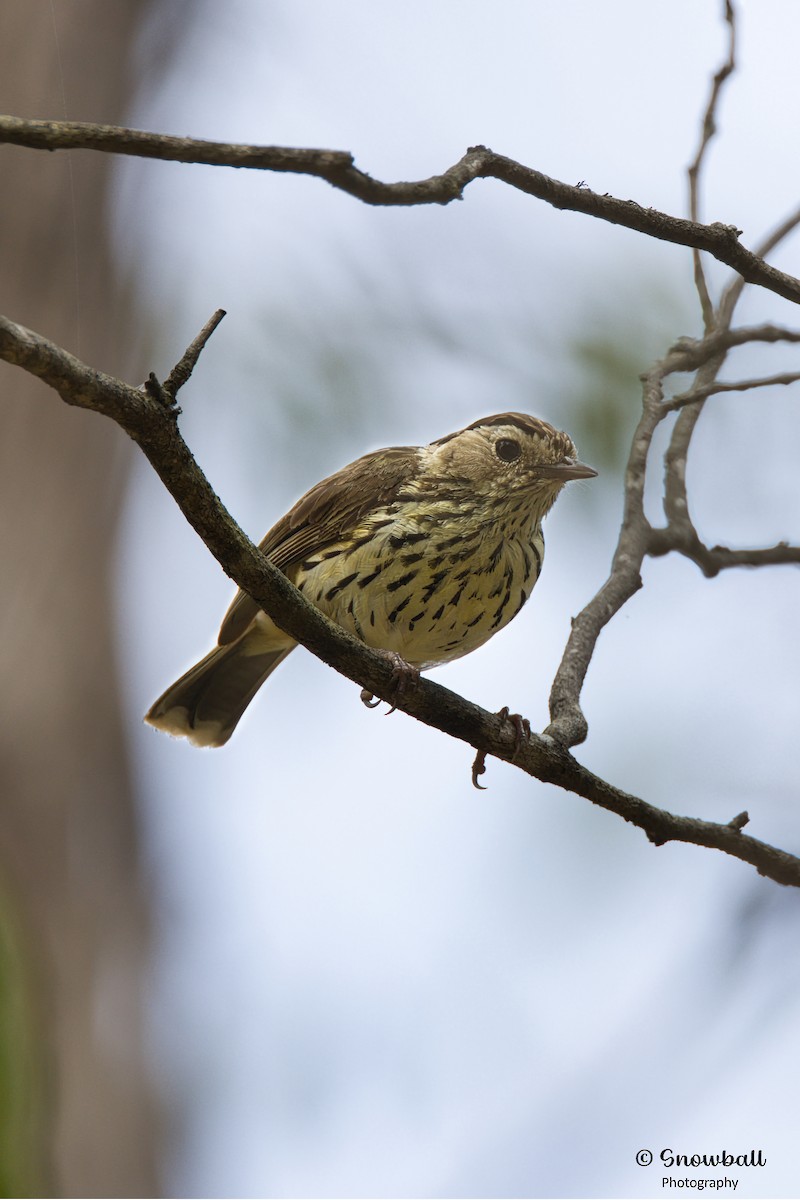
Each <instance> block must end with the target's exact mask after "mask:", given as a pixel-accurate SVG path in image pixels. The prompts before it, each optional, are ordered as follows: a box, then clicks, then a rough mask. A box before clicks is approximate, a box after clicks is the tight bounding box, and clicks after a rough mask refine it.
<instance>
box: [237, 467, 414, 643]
mask: <svg viewBox="0 0 800 1200" xmlns="http://www.w3.org/2000/svg"><path fill="white" fill-rule="evenodd" d="M418 454H419V451H418V449H417V447H416V446H392V447H390V448H388V449H386V450H373V451H372V453H371V454H365V455H364V456H363V457H362V458H358V459H356V461H355V462H352V463H350V464H349V465H348V466H346V467H342V469H341V471H337V472H336V473H335V474H334V475H329V476H328V478H327V479H323V480H321V481H320V482H319V483H317V484H315V486H314V487H312V488H311V489H310V490H309V491H307V492H306V494H305V495H304V496H301V498H300V499H299V500H298V501H297V503H296V504H295V505H294V507H293V508H291V509H289V511H288V513H286V515H285V516H283V517H281V519H280V520H279V521H278V522H276V524H275V525H273V526H272V529H270V531H269V533H267V535H266V536H265V537H264V539H263V540H262V542H261V543H260V548H261V549H262V550H263V551H264V553H265V554H266V555H268V556H269V558H270V559H271V560H272V562H274V563H275V566H276V567H280V569H281V570H282V571H283V573H284V574H288V573H289V571H290V570H291V568H292V567H293V566H295V565H296V564H297V563H301V562H302V561H303V560H304V559H306V558H309V557H310V556H311V555H313V554H318V553H319V552H320V551H321V550H324V549H325V548H326V547H327V546H330V545H331V544H332V543H334V542H337V541H338V540H339V539H340V538H341V537H342V536H343V535H344V534H346V533H347V532H348V530H350V529H353V528H354V527H355V526H356V525H357V524H358V522H359V521H360V520H361V519H362V517H364V516H365V514H366V513H368V512H369V511H370V510H371V509H373V508H379V507H380V506H381V505H384V504H390V503H391V502H392V500H394V499H395V498H396V496H397V494H398V492H399V491H400V489H401V487H402V486H403V484H404V483H406V482H407V480H408V479H409V478H410V477H411V476H412V474H413V472H414V467H415V465H416V462H417V456H418ZM259 611H260V610H259V607H258V605H257V604H256V602H255V601H254V600H252V599H251V598H250V596H248V595H247V593H246V592H242V591H239V592H237V594H236V597H235V598H234V601H233V603H232V604H231V606H230V608H229V609H228V611H227V613H226V614H225V618H224V620H223V622H222V628H221V629H220V631H219V638H218V642H219V644H220V645H226V644H227V643H229V642H235V641H236V639H237V638H239V637H241V635H242V634H243V633H244V631H245V630H246V629H247V627H248V626H249V625H250V623H251V621H252V620H253V619H254V617H255V616H256V615H257V613H258V612H259Z"/></svg>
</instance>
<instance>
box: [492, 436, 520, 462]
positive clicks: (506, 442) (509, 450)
mask: <svg viewBox="0 0 800 1200" xmlns="http://www.w3.org/2000/svg"><path fill="white" fill-rule="evenodd" d="M494 452H495V454H496V455H497V457H498V458H499V459H500V460H501V461H502V462H514V461H515V460H516V459H518V458H519V456H520V454H522V446H520V444H519V442H515V441H514V439H513V438H498V439H497V441H496V442H495V444H494Z"/></svg>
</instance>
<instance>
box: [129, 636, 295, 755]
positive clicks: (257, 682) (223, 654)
mask: <svg viewBox="0 0 800 1200" xmlns="http://www.w3.org/2000/svg"><path fill="white" fill-rule="evenodd" d="M254 642H255V639H250V640H249V639H248V636H247V634H245V636H244V637H242V638H240V639H239V640H238V641H236V642H233V643H231V644H230V645H227V646H215V648H214V649H213V650H212V651H211V653H210V654H207V655H206V656H205V658H204V659H201V661H200V662H199V663H197V665H196V666H194V667H192V668H191V670H189V671H187V672H186V674H185V675H182V676H181V678H180V679H178V680H177V681H176V682H175V683H173V684H172V686H171V687H169V688H167V690H166V691H165V692H164V695H163V696H161V697H159V699H158V700H156V702H155V704H154V705H153V707H152V708H151V709H150V711H149V712H148V714H147V716H146V717H145V721H146V722H147V724H148V725H153V726H155V728H156V729H161V730H163V731H164V732H165V733H171V734H172V735H173V737H185V738H188V739H189V741H190V742H191V743H192V744H193V745H195V746H224V745H225V743H226V742H227V740H228V738H229V737H230V736H231V734H232V733H233V731H234V729H235V728H236V726H237V725H238V723H239V720H240V719H241V717H242V714H243V713H244V710H245V709H246V708H247V706H248V704H249V703H250V701H251V700H252V699H253V697H254V696H255V694H256V692H257V691H258V689H259V688H260V687H261V685H262V683H264V681H265V679H266V678H267V676H269V675H271V674H272V672H273V671H274V670H275V668H276V667H277V666H278V665H279V664H280V663H282V662H283V660H284V659H285V658H286V655H287V654H290V653H291V651H292V650H293V649H294V645H290V646H282V647H280V648H279V649H276V650H262V651H259V650H257V649H255V648H254V645H253V643H254Z"/></svg>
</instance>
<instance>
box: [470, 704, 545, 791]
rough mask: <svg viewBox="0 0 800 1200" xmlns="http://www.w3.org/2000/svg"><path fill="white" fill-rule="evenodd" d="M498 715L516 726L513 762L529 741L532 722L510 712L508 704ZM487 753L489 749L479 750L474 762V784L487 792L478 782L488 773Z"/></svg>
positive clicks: (502, 719)
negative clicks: (524, 744)
mask: <svg viewBox="0 0 800 1200" xmlns="http://www.w3.org/2000/svg"><path fill="white" fill-rule="evenodd" d="M497 716H498V717H499V718H500V720H501V721H506V722H508V724H509V725H512V726H513V727H514V753H513V754H512V755H511V759H510V761H511V762H513V761H514V759H515V758H516V757H517V755H518V754H519V752H520V750H521V749H522V746H523V743H524V742H527V740H528V738H529V737H530V736H531V723H530V721H529V720H528V718H527V717H521V716H520V715H519V713H512V712H510V711H509V709H508V705H506V704H504V705H503V707H502V708H501V709H500V711H499V713H497ZM487 754H488V751H487V750H478V752H477V753H476V755H475V759H474V761H473V763H472V786H473V787H476V788H478V790H479V791H481V792H485V791H486V788H485V787H484V785H483V784H482V783H478V779H479V778H480V776H481V775H484V774H485V773H486V755H487Z"/></svg>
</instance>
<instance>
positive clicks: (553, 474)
mask: <svg viewBox="0 0 800 1200" xmlns="http://www.w3.org/2000/svg"><path fill="white" fill-rule="evenodd" d="M536 474H537V475H539V476H540V477H541V478H542V479H557V480H558V481H559V483H567V482H568V480H570V479H594V477H595V475H596V474H597V471H595V469H594V467H587V466H586V464H585V463H581V462H573V461H572V459H569V458H565V459H564V461H563V462H560V463H553V465H552V467H537V468H536Z"/></svg>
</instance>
